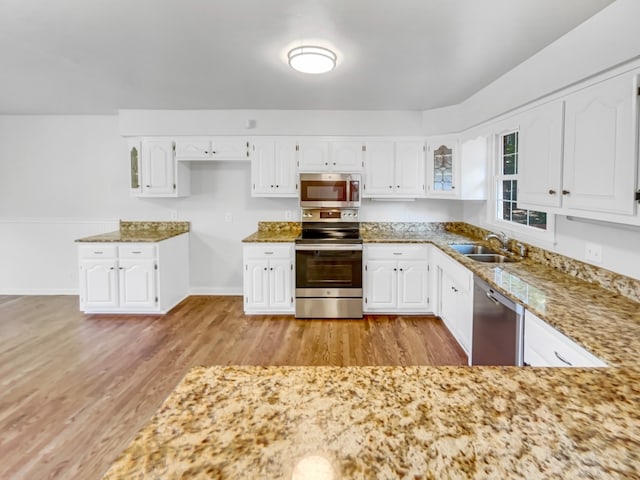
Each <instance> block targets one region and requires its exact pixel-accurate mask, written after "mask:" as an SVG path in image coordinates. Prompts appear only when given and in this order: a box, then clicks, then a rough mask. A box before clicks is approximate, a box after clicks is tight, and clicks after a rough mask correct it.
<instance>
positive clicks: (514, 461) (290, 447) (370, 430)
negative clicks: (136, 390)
mask: <svg viewBox="0 0 640 480" xmlns="http://www.w3.org/2000/svg"><path fill="white" fill-rule="evenodd" d="M638 432H640V369H638V368H608V369H568V368H566V369H565V368H555V369H544V368H542V369H539V368H518V367H473V368H469V367H222V366H219V367H209V368H204V367H196V368H194V369H192V370H191V371H190V372H189V374H188V375H187V376H186V377H185V378H184V379H183V380H182V382H181V383H180V384H179V385H178V387H177V388H176V390H175V391H174V392H173V393H172V394H171V395H170V396H169V398H168V399H167V400H166V401H165V403H164V405H163V406H162V407H161V408H160V410H159V411H158V413H157V414H156V415H155V416H154V417H153V418H152V419H151V421H150V423H148V424H147V426H146V427H145V428H143V429H142V430H141V432H140V433H139V434H138V435H137V436H136V438H135V439H134V440H133V442H132V443H131V444H130V445H129V447H128V448H127V449H126V450H125V451H124V452H123V453H122V454H121V455H120V457H119V458H118V459H117V460H116V462H115V463H114V464H113V465H112V467H111V469H110V470H109V471H108V472H107V474H106V475H105V477H104V478H105V479H109V480H113V479H124V478H233V479H236V478H238V479H240V478H265V479H276V478H283V479H292V478H296V479H297V478H307V477H304V476H300V477H293V476H292V475H293V472H294V471H296V472H297V473H304V472H302V471H301V470H303V469H302V465H304V464H315V465H316V468H315V469H312V470H310V471H307V472H306V473H307V474H310V473H313V472H315V474H316V475H318V472H319V471H320V470H322V469H324V471H331V473H332V474H333V476H314V477H313V478H318V479H320V478H322V479H329V478H331V479H336V480H337V479H369V478H385V479H396V478H398V479H416V478H422V479H441V478H451V479H496V478H503V479H506V478H523V479H524V478H526V479H529V480H534V479H557V478H591V479H622V478H638V477H637V468H638V465H639V464H640V436H639V435H638ZM320 466H321V467H322V468H320ZM296 469H297V470H296Z"/></svg>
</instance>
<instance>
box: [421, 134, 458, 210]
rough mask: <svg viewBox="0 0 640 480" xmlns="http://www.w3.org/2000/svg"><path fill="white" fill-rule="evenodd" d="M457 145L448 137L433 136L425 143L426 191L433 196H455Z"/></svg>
mask: <svg viewBox="0 0 640 480" xmlns="http://www.w3.org/2000/svg"><path fill="white" fill-rule="evenodd" d="M458 163H459V159H458V145H457V142H455V141H453V140H452V139H450V138H443V139H439V138H434V139H430V140H429V141H428V145H427V185H428V189H427V193H428V194H429V195H430V196H433V197H455V196H457V195H458V191H459V190H456V186H457V183H458V182H457V178H456V174H457V173H458V171H457V170H458V168H457V167H458Z"/></svg>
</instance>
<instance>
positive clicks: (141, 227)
mask: <svg viewBox="0 0 640 480" xmlns="http://www.w3.org/2000/svg"><path fill="white" fill-rule="evenodd" d="M189 228H190V226H189V222H135V221H122V220H121V221H120V229H119V230H116V231H115V232H108V233H101V234H99V235H92V236H90V237H84V238H79V239H77V240H76V242H107V243H109V242H142V243H144V242H160V241H162V240H166V239H168V238H171V237H175V236H177V235H182V234H183V233H187V232H188V231H189Z"/></svg>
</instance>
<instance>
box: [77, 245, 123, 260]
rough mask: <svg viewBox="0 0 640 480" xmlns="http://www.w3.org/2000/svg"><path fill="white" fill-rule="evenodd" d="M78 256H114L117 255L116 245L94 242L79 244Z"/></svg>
mask: <svg viewBox="0 0 640 480" xmlns="http://www.w3.org/2000/svg"><path fill="white" fill-rule="evenodd" d="M78 254H79V255H80V258H116V257H117V256H118V247H117V245H105V244H104V243H95V244H93V245H81V246H79V247H78Z"/></svg>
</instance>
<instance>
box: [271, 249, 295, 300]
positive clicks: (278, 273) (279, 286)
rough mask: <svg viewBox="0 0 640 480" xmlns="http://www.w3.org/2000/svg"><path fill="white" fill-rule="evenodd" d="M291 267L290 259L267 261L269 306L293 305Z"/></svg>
mask: <svg viewBox="0 0 640 480" xmlns="http://www.w3.org/2000/svg"><path fill="white" fill-rule="evenodd" d="M292 276H293V269H292V267H291V261H290V260H275V259H274V260H270V261H269V306H270V307H271V308H276V309H288V308H291V307H292V306H293V289H292V285H293V281H292Z"/></svg>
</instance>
